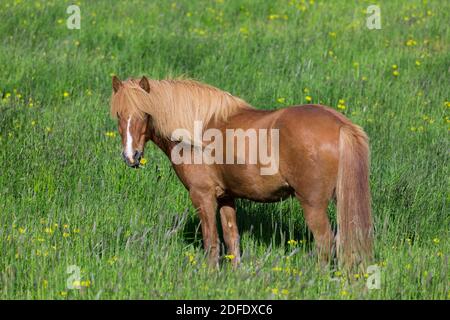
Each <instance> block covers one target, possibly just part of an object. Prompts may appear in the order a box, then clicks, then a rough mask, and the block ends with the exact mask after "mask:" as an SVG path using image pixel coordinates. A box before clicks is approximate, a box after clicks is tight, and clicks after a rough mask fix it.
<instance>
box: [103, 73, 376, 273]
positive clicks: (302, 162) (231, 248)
mask: <svg viewBox="0 0 450 320" xmlns="http://www.w3.org/2000/svg"><path fill="white" fill-rule="evenodd" d="M111 116H112V117H113V118H115V119H117V121H118V130H119V133H120V135H121V138H122V148H123V149H122V157H123V160H124V161H125V163H126V164H127V165H128V166H129V167H133V168H138V167H139V166H140V160H141V157H142V156H143V153H144V147H145V145H146V143H147V142H148V141H149V140H151V141H153V143H154V144H156V146H158V147H159V148H160V149H161V150H162V151H163V152H164V153H165V154H166V155H167V156H168V158H169V159H170V160H171V162H172V166H173V169H174V170H175V173H176V175H177V176H178V178H179V179H180V181H181V182H182V184H183V185H184V186H185V188H186V189H187V191H188V192H189V196H190V199H191V201H192V204H193V206H194V208H195V210H196V212H197V213H198V215H199V217H200V222H201V232H202V237H203V246H204V249H205V251H206V255H207V260H208V262H209V264H210V265H211V266H215V267H218V266H219V256H220V241H219V237H218V231H217V226H216V214H217V212H219V215H220V220H221V225H222V229H223V239H224V242H225V244H226V249H227V252H228V255H229V256H231V257H232V265H233V266H234V267H237V266H238V265H239V263H240V244H239V231H238V226H237V223H236V205H235V199H238V198H240V199H248V200H252V201H257V202H276V201H281V200H283V199H286V198H288V197H296V198H297V199H298V200H299V202H300V205H301V207H302V208H303V214H304V217H305V221H306V224H307V227H308V229H309V230H310V231H311V233H312V235H313V238H314V241H315V244H316V251H317V257H318V258H319V260H320V261H321V262H324V263H329V262H330V261H332V260H333V257H334V255H336V257H337V260H338V263H339V265H341V266H343V267H345V268H347V267H348V268H352V267H354V266H362V265H363V264H364V263H366V262H367V261H369V260H370V259H371V258H372V254H373V221H372V214H371V195H370V188H369V166H370V164H369V161H370V160H369V157H370V156H369V144H368V137H367V135H366V133H365V132H364V131H363V129H362V128H361V127H359V126H357V125H355V124H353V123H352V122H351V121H350V120H349V119H348V118H346V117H345V116H344V115H343V114H341V113H339V112H337V111H336V110H334V109H332V108H330V107H326V106H323V105H318V104H306V105H299V106H290V107H286V108H279V109H275V110H259V109H256V108H254V107H253V106H251V105H250V104H249V103H247V102H246V101H244V100H242V99H240V98H239V97H236V96H233V95H232V94H230V93H228V92H225V91H222V90H220V89H218V88H216V87H213V86H210V85H207V84H204V83H201V82H198V81H195V80H192V79H183V78H175V79H165V80H153V79H149V78H147V77H145V76H143V77H142V78H140V79H139V78H129V79H127V80H125V81H121V80H119V78H118V77H116V76H113V78H112V96H111ZM196 124H199V125H200V126H201V129H202V130H206V131H207V130H214V133H215V134H216V137H217V135H220V134H223V136H227V133H228V131H230V130H241V132H249V131H250V130H272V131H276V132H278V137H277V139H275V138H274V137H275V136H270V137H268V140H271V141H272V142H273V141H274V140H277V142H278V145H275V147H276V148H277V149H278V150H275V149H276V148H275V147H274V145H273V144H270V147H269V148H268V149H269V151H270V152H271V153H275V151H277V152H278V158H277V159H276V162H277V163H276V164H277V166H276V170H275V172H272V173H269V174H262V169H264V164H263V163H262V162H261V161H260V159H256V161H255V157H253V156H252V152H250V151H251V149H252V143H253V142H251V141H250V142H249V140H248V139H247V140H245V143H244V144H241V145H240V146H239V145H238V146H234V147H232V148H226V150H220V151H223V152H224V153H225V154H224V155H223V157H225V158H227V160H232V161H227V163H223V162H222V163H221V162H220V161H219V162H217V161H216V162H214V161H203V162H201V161H200V162H196V163H195V162H194V163H192V162H187V163H186V162H183V161H181V162H180V161H176V159H174V150H176V149H177V148H178V149H179V146H180V145H183V152H181V153H184V156H186V155H187V156H190V155H193V154H194V153H198V152H196V151H195V150H197V151H198V150H200V151H205V150H206V149H207V146H205V141H202V140H200V141H199V140H198V139H197V142H195V141H194V140H195V139H192V136H194V135H195V132H194V131H195V130H196V128H195V126H196ZM180 129H181V130H183V132H184V133H185V135H184V136H183V137H181V136H180V137H178V136H177V135H174V134H173V133H174V132H177V131H179V130H180ZM186 136H188V137H186ZM189 136H190V137H189ZM227 137H228V136H227ZM232 138H233V137H232ZM234 138H236V137H234ZM246 138H251V137H250V135H248V136H246ZM228 140H230V138H229V139H228ZM231 140H232V139H231ZM266 140H267V139H266ZM229 142H230V141H227V143H229ZM186 145H187V146H190V147H192V148H191V149H186ZM252 150H254V149H252ZM178 151H179V150H178ZM176 153H177V152H175V154H176ZM189 153H191V154H189ZM216 153H217V150H216ZM242 153H244V154H245V155H244V156H243V157H242V156H240V155H239V154H242ZM211 155H213V157H214V152H213V153H212V154H210V156H211ZM190 159H192V158H190ZM252 159H253V162H251V161H249V160H252ZM178 160H179V159H178ZM210 160H211V159H210ZM233 160H234V161H233ZM330 201H333V202H335V203H336V207H337V219H336V220H337V233H336V236H335V235H334V232H333V230H332V227H331V224H330V220H329V217H328V215H327V207H328V204H329V202H330Z"/></svg>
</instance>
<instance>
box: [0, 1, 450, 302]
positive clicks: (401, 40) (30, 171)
mask: <svg viewBox="0 0 450 320" xmlns="http://www.w3.org/2000/svg"><path fill="white" fill-rule="evenodd" d="M70 4H72V2H70V1H56V0H50V1H41V0H34V1H19V0H14V1H13V0H3V1H1V3H0V298H1V299H203V298H204V299H241V298H242V299H450V292H449V286H450V280H449V279H450V271H449V265H448V259H449V253H450V250H449V249H450V244H449V241H448V239H449V230H450V228H449V227H450V215H449V212H450V210H449V203H450V193H449V190H450V188H449V172H448V164H449V153H448V150H449V140H448V133H449V130H450V90H449V87H450V83H449V79H450V77H449V72H450V28H449V25H448V22H449V20H450V19H449V12H450V2H449V1H439V0H434V1H433V0H429V1H426V0H423V1H422V0H420V1H419V0H413V1H399V0H391V1H377V4H378V5H379V7H380V9H381V29H379V30H377V29H375V30H370V29H368V28H367V26H366V19H367V17H368V14H367V12H366V9H367V7H368V6H369V5H370V4H372V2H371V1H343V0H342V1H325V0H323V1H319V0H315V1H312V0H311V1H302V0H276V1H262V0H251V1H250V0H244V1H234V0H232V1H224V0H222V1H219V0H216V1H189V0H173V1H138V0H132V1H126V2H125V1H114V2H112V1H86V0H85V1H77V2H76V4H77V5H79V7H80V10H81V28H80V29H79V30H77V29H74V30H71V29H68V28H67V26H66V19H67V18H68V16H69V15H68V14H67V13H66V8H67V7H68V6H69V5H70ZM114 74H116V75H118V76H119V77H120V78H122V79H124V78H127V77H130V76H136V77H138V76H141V75H147V76H148V77H150V78H154V79H163V78H167V77H176V76H180V75H184V76H188V77H192V78H195V79H197V80H199V81H202V82H206V83H209V84H211V85H214V86H216V87H219V88H221V89H223V90H226V91H229V92H231V93H232V94H234V95H237V96H240V97H242V98H243V99H245V100H246V101H248V102H249V103H250V104H252V105H254V106H255V107H257V108H261V109H264V108H267V109H274V108H281V107H287V106H289V105H294V104H304V103H309V102H312V103H321V104H325V105H329V106H331V107H333V108H336V109H337V110H339V111H340V112H342V113H344V114H345V115H346V116H348V117H349V118H350V119H351V120H352V121H353V122H355V123H357V124H359V125H361V126H362V127H363V128H364V129H365V130H366V132H367V133H368V135H369V137H370V141H371V159H372V167H371V189H372V198H373V199H372V206H373V215H374V220H375V260H374V262H373V264H374V265H377V266H378V267H379V270H380V275H381V285H380V287H379V289H370V290H369V289H368V288H367V286H366V279H367V278H368V277H369V276H370V274H369V273H364V272H363V273H355V274H346V273H345V272H343V271H342V270H339V268H338V267H336V266H335V265H333V266H331V267H330V268H323V267H321V266H320V265H319V264H318V263H317V259H316V256H315V254H314V242H313V239H312V236H311V235H310V233H309V231H308V230H307V228H306V226H305V222H304V219H303V215H302V212H301V209H300V207H299V205H298V203H297V201H296V200H295V199H292V200H286V201H284V202H282V203H276V204H257V203H253V202H248V201H239V202H238V224H239V229H240V232H241V240H242V242H241V250H242V253H243V257H242V265H241V267H240V268H239V269H238V270H233V269H232V268H231V266H230V263H229V261H227V260H228V259H227V257H226V256H224V255H223V256H222V259H221V268H220V270H219V271H212V270H210V269H209V268H208V267H207V266H206V260H205V257H204V253H203V248H202V242H201V234H200V229H199V219H198V217H197V216H196V214H195V212H194V210H193V208H192V205H191V203H190V200H189V197H188V195H187V192H186V190H185V189H184V187H183V186H182V185H181V183H179V181H178V178H177V177H176V176H175V174H174V172H173V171H172V169H171V167H170V163H169V161H168V159H166V157H165V155H164V154H162V152H160V151H159V150H158V149H157V148H156V147H155V146H153V145H151V143H149V144H148V145H147V149H146V154H145V159H146V161H147V163H146V164H145V166H144V168H142V169H140V170H131V169H129V168H127V167H126V166H125V165H124V163H123V161H122V159H121V156H120V152H121V140H120V136H119V134H118V132H117V124H116V122H115V121H114V120H113V119H112V118H111V117H110V115H109V101H110V97H111V92H112V89H111V76H112V75H114ZM329 213H330V216H331V217H332V219H333V221H335V218H334V217H335V207H334V205H330V207H329ZM68 271H69V272H68ZM78 271H79V277H78ZM74 276H75V277H74ZM74 279H75V281H72V280H74ZM71 281H72V283H73V282H75V286H76V287H77V288H75V289H70V288H68V286H67V284H68V283H69V284H70V283H71Z"/></svg>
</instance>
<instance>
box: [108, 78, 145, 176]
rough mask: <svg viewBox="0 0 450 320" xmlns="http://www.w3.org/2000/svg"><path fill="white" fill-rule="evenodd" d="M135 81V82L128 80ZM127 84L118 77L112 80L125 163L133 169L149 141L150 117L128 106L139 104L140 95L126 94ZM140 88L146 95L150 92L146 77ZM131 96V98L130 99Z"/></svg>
mask: <svg viewBox="0 0 450 320" xmlns="http://www.w3.org/2000/svg"><path fill="white" fill-rule="evenodd" d="M128 81H134V80H127V81H126V82H128ZM126 82H122V81H120V80H119V78H117V77H116V76H114V77H113V79H112V86H113V105H114V104H116V108H115V109H116V114H115V116H117V120H118V127H119V133H120V135H121V137H122V157H123V160H124V161H125V163H126V164H127V165H128V166H129V167H132V168H138V167H139V165H140V160H141V158H142V156H143V155H144V147H145V143H146V142H147V141H148V140H149V131H150V128H149V115H148V114H145V113H138V112H136V110H134V109H133V108H132V107H131V106H128V105H127V104H132V103H139V94H143V92H140V93H139V92H138V94H137V95H133V93H132V94H128V93H124V92H123V90H130V89H129V88H125V87H126V86H125V84H126ZM139 87H140V88H134V90H135V91H136V89H138V90H141V89H142V90H144V91H145V94H147V93H148V92H150V85H149V82H148V79H147V78H146V77H142V79H141V80H140V81H139ZM134 94H135V93H134ZM130 96H131V98H130Z"/></svg>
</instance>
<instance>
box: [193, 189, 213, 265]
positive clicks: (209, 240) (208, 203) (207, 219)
mask: <svg viewBox="0 0 450 320" xmlns="http://www.w3.org/2000/svg"><path fill="white" fill-rule="evenodd" d="M189 195H190V197H191V200H192V204H193V205H194V207H195V209H196V210H197V212H198V214H199V216H200V222H201V226H202V235H203V246H204V248H205V251H206V253H207V254H208V263H209V265H210V266H211V267H214V268H217V267H218V266H219V250H220V243H219V236H218V234H217V224H216V212H217V199H216V196H215V194H214V193H212V192H208V191H203V190H195V189H193V190H190V192H189Z"/></svg>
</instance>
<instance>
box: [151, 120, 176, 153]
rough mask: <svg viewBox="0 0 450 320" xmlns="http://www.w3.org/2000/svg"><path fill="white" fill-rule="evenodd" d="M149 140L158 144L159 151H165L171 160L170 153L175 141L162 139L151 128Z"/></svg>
mask: <svg viewBox="0 0 450 320" xmlns="http://www.w3.org/2000/svg"><path fill="white" fill-rule="evenodd" d="M149 138H150V140H152V141H153V143H154V144H156V146H157V147H158V148H159V149H161V151H163V152H164V153H165V154H166V155H167V156H168V157H169V158H170V152H171V151H172V148H173V147H174V142H173V141H170V140H169V139H167V138H162V137H160V136H159V135H158V134H157V133H156V131H155V129H154V128H153V127H151V129H150V132H149Z"/></svg>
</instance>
